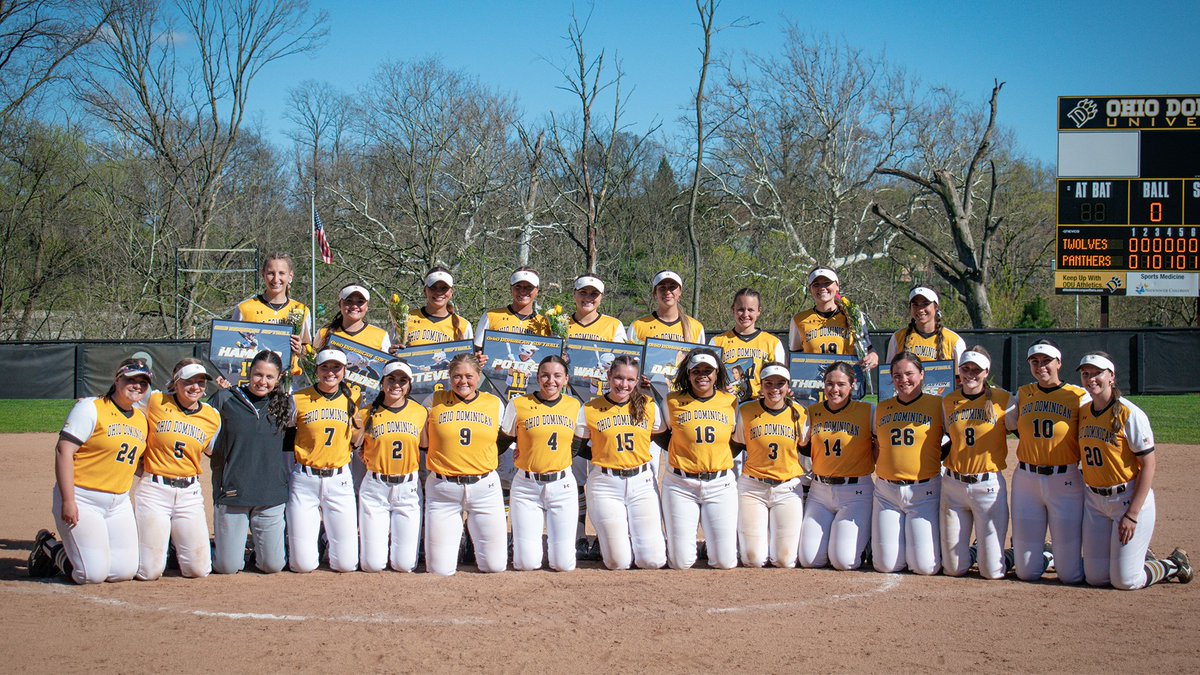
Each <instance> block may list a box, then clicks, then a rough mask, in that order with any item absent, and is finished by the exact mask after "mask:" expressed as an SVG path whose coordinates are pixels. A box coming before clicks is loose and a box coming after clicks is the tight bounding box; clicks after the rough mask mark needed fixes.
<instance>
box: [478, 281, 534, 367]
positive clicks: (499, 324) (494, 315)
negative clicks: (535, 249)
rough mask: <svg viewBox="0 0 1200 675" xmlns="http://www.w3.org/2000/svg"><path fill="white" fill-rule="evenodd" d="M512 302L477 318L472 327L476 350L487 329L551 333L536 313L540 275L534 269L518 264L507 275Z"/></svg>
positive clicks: (528, 333) (481, 344)
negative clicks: (509, 274) (477, 323)
mask: <svg viewBox="0 0 1200 675" xmlns="http://www.w3.org/2000/svg"><path fill="white" fill-rule="evenodd" d="M508 282H509V290H510V291H511V292H512V304H510V305H508V306H507V307H501V308H499V309H489V310H488V311H486V312H484V313H483V316H481V317H480V318H479V326H478V327H477V328H476V329H475V351H477V352H478V351H480V350H482V349H483V332H484V331H488V330H494V331H500V332H502V333H525V334H527V335H550V326H549V325H548V324H547V323H546V320H545V319H543V318H542V317H540V316H538V313H537V296H538V287H539V286H540V285H541V283H542V282H541V279H540V278H539V277H538V275H537V272H534V271H533V270H532V269H530V268H528V267H521V268H518V269H517V271H516V272H513V273H512V276H511V277H509V280H508Z"/></svg>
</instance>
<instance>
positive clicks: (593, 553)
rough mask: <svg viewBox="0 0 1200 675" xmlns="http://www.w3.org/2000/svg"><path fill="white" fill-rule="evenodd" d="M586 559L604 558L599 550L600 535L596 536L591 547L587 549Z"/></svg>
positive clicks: (597, 559)
mask: <svg viewBox="0 0 1200 675" xmlns="http://www.w3.org/2000/svg"><path fill="white" fill-rule="evenodd" d="M588 560H594V561H601V560H604V553H603V552H602V551H601V550H600V537H596V541H593V542H592V547H591V549H589V550H588Z"/></svg>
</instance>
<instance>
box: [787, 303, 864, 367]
mask: <svg viewBox="0 0 1200 675" xmlns="http://www.w3.org/2000/svg"><path fill="white" fill-rule="evenodd" d="M791 343H792V344H791V349H792V351H794V352H804V353H806V354H850V355H851V356H853V355H854V353H855V351H854V334H853V331H851V330H850V320H849V318H847V316H846V313H845V312H841V311H835V312H833V313H830V314H826V313H824V312H818V311H817V310H816V309H815V308H813V309H806V310H804V311H803V312H800V313H799V314H797V315H796V316H794V317H792V330H791Z"/></svg>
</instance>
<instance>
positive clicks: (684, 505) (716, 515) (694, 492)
mask: <svg viewBox="0 0 1200 675" xmlns="http://www.w3.org/2000/svg"><path fill="white" fill-rule="evenodd" d="M662 504H663V506H662V510H663V521H664V522H665V523H666V526H667V562H668V564H670V566H671V567H672V568H674V569H677V570H685V569H688V568H690V567H691V566H692V565H695V564H696V526H697V525H699V526H700V529H701V530H703V532H704V541H705V544H706V546H707V548H708V564H709V565H710V566H711V567H717V568H720V569H726V570H727V569H732V568H734V567H737V524H738V491H737V483H736V482H735V478H734V476H733V472H732V471H729V472H726V473H725V475H724V476H720V477H718V478H714V479H712V480H700V479H698V478H688V477H687V476H680V475H678V474H676V473H675V471H674V469H672V468H671V467H669V466H666V465H664V467H663V495H662Z"/></svg>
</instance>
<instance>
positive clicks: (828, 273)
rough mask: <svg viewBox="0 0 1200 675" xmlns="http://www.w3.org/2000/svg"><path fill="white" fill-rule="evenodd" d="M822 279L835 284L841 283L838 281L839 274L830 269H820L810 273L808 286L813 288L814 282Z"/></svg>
mask: <svg viewBox="0 0 1200 675" xmlns="http://www.w3.org/2000/svg"><path fill="white" fill-rule="evenodd" d="M822 277H824V278H826V279H828V280H830V281H832V282H833V283H835V284H840V283H841V281H840V280H839V279H838V275H837V272H834V271H833V270H831V269H829V268H828V267H818V268H817V269H815V270H813V271H811V272H809V273H808V285H809V286H812V285H813V282H814V281H816V280H817V279H820V278H822Z"/></svg>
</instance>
